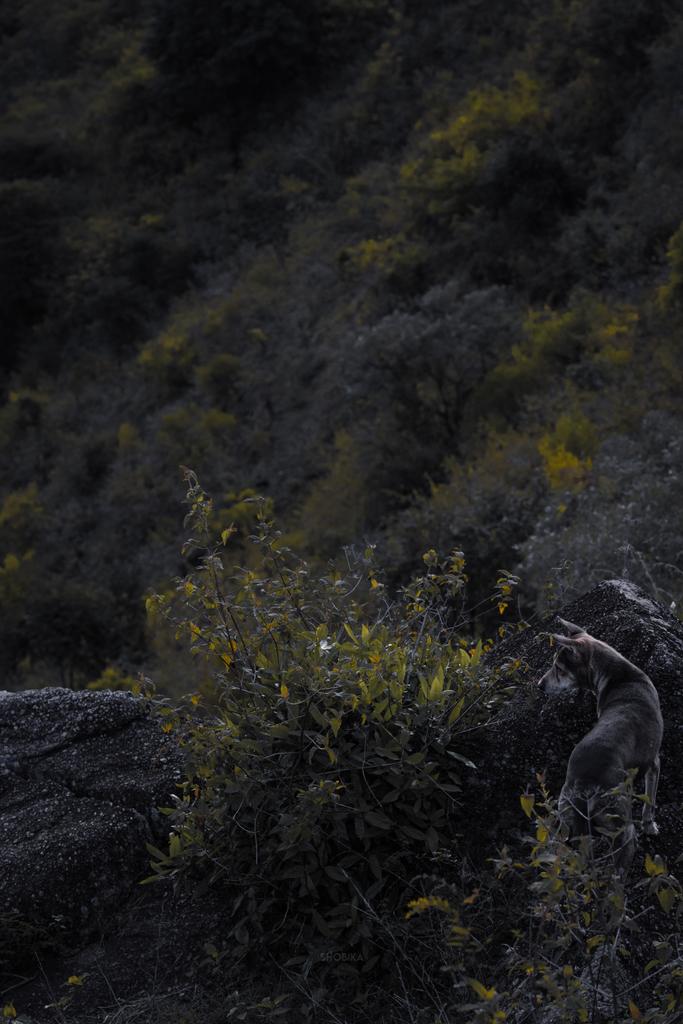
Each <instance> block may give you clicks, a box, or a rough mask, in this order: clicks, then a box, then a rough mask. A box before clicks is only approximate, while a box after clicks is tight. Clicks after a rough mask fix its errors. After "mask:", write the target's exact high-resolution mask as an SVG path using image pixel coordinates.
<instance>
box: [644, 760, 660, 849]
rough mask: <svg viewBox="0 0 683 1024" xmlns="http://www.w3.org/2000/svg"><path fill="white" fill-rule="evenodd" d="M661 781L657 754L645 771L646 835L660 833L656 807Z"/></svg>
mask: <svg viewBox="0 0 683 1024" xmlns="http://www.w3.org/2000/svg"><path fill="white" fill-rule="evenodd" d="M658 783H659V756H657V757H656V758H655V759H654V761H653V762H652V764H651V765H650V767H649V768H648V770H647V771H646V772H645V796H646V797H647V798H648V801H647V803H644V804H643V816H642V823H643V832H644V833H645V835H646V836H657V835H659V826H658V824H657V822H656V821H655V807H656V802H657V785H658Z"/></svg>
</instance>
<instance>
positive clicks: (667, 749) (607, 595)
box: [463, 580, 683, 866]
mask: <svg viewBox="0 0 683 1024" xmlns="http://www.w3.org/2000/svg"><path fill="white" fill-rule="evenodd" d="M560 615H561V616H562V618H564V619H568V620H569V621H570V622H574V623H576V624H577V625H579V626H582V627H583V628H584V629H586V630H587V631H588V632H589V633H591V634H592V635H593V636H595V637H597V638H598V639H599V640H604V641H605V642H606V643H608V644H610V645H611V646H612V647H615V648H616V650H618V651H619V652H620V653H621V654H623V655H624V656H625V657H626V658H628V659H629V660H630V661H632V662H633V663H634V664H635V665H637V666H638V668H640V669H642V670H643V671H644V672H647V674H648V675H649V676H650V678H651V679H652V681H653V683H654V684H655V686H656V687H657V690H658V691H659V698H660V701H661V705H662V713H663V715H664V740H663V745H662V770H661V776H660V783H659V793H658V799H657V803H658V812H657V821H658V823H659V825H660V828H661V835H660V836H659V837H657V839H656V840H654V846H655V848H656V849H657V850H658V851H659V852H661V853H662V854H663V855H664V857H665V858H666V859H667V860H668V863H669V864H670V865H672V866H673V864H674V863H675V861H676V858H677V857H678V855H679V853H680V851H681V849H682V848H683V843H682V840H683V818H682V816H681V809H682V804H683V798H682V796H681V793H682V792H683V623H681V621H680V620H679V619H677V618H676V617H675V616H674V615H673V614H672V613H671V612H670V611H669V609H667V608H665V607H664V606H663V605H660V604H658V603H657V602H656V601H654V600H652V599H651V598H650V597H649V596H648V595H647V594H646V593H644V592H643V591H642V590H640V589H639V588H638V587H636V586H634V585H633V584H632V583H629V582H627V581H625V580H608V581H606V582H604V583H601V584H600V585H599V586H597V587H595V588H594V589H593V590H591V591H589V592H588V593H587V594H584V595H583V596H582V597H580V598H579V599H578V600H576V601H574V602H572V603H571V604H569V605H567V606H566V607H565V608H563V609H562V611H561V612H560ZM553 631H556V632H561V628H560V626H559V623H558V621H557V618H556V617H553V618H551V619H548V620H546V621H545V622H540V623H538V624H537V625H534V626H531V627H529V628H528V629H526V630H524V631H523V632H522V633H520V634H518V635H517V636H514V637H511V638H510V639H508V640H506V641H505V642H504V643H502V644H500V645H499V646H498V647H497V648H495V649H494V651H493V652H492V656H491V663H492V664H493V665H494V666H496V667H498V668H501V667H503V666H507V665H509V664H511V663H514V662H519V663H520V668H519V669H518V672H517V673H516V676H515V678H516V679H517V681H518V682H519V683H520V686H519V690H518V692H517V694H516V695H515V696H514V698H513V699H512V700H511V701H510V703H509V704H508V705H507V706H506V708H505V709H504V711H503V712H502V713H501V715H500V717H499V718H498V720H497V721H496V722H494V723H492V725H491V726H490V727H489V728H488V729H483V730H481V731H480V732H479V733H473V734H472V735H471V738H470V739H469V741H468V737H467V736H464V737H463V741H468V742H466V746H465V743H463V747H465V752H466V753H468V754H469V756H470V757H471V758H472V760H473V761H474V762H475V763H476V764H477V766H478V770H477V771H476V772H473V773H472V777H471V779H470V787H471V788H470V790H469V795H468V798H467V806H468V809H469V810H470V811H471V810H472V809H473V807H478V808H479V810H480V812H481V813H478V814H476V815H471V817H470V829H469V831H468V833H467V836H468V838H469V846H470V850H471V852H472V853H473V854H474V853H475V852H476V853H477V854H479V855H481V854H482V853H484V852H486V853H491V852H493V851H494V850H495V848H496V847H500V846H502V845H503V844H504V843H508V844H509V843H510V841H511V840H513V841H514V836H515V834H518V833H519V830H520V829H521V830H522V831H523V832H525V831H526V826H527V824H528V823H527V822H526V819H525V818H524V815H523V814H522V811H521V809H520V804H519V795H520V794H521V793H522V792H524V790H525V789H526V787H527V785H528V786H529V787H530V788H531V789H535V790H538V783H537V780H536V774H537V773H539V772H545V774H546V779H547V781H548V783H549V786H550V789H551V791H553V792H554V793H555V795H558V794H559V791H560V788H561V786H562V782H563V781H564V775H565V771H566V767H567V760H568V758H569V755H570V753H571V751H572V749H573V747H574V746H575V744H576V743H577V742H578V740H579V739H581V737H582V736H583V735H585V733H586V732H587V731H588V730H589V729H590V728H591V726H592V724H593V723H594V721H595V699H594V698H593V697H592V696H591V695H590V694H587V693H576V694H570V695H566V696H559V697H546V696H545V695H543V694H541V693H539V691H538V689H537V685H536V684H537V682H538V679H539V678H540V677H541V675H542V674H543V673H544V672H545V671H546V670H547V669H548V668H549V667H550V664H551V662H552V659H553V655H554V651H553V649H552V648H551V647H550V641H549V638H548V635H547V634H548V632H553Z"/></svg>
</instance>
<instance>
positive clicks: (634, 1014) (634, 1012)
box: [628, 999, 643, 1020]
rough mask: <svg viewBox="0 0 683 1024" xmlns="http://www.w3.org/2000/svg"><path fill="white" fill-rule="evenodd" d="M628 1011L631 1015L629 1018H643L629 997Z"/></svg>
mask: <svg viewBox="0 0 683 1024" xmlns="http://www.w3.org/2000/svg"><path fill="white" fill-rule="evenodd" d="M628 1012H629V1013H630V1015H631V1020H642V1019H643V1015H642V1013H641V1012H640V1010H639V1009H638V1007H637V1006H636V1004H635V1003H634V1002H633V1000H632V999H629V1001H628Z"/></svg>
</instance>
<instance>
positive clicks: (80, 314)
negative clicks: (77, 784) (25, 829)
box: [0, 0, 683, 686]
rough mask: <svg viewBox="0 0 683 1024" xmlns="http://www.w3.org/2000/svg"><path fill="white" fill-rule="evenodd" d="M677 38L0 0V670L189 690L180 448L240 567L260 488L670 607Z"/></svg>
mask: <svg viewBox="0 0 683 1024" xmlns="http://www.w3.org/2000/svg"><path fill="white" fill-rule="evenodd" d="M682 43H683V16H682V15H681V13H680V9H679V6H678V5H677V4H674V3H672V2H670V0H650V2H648V3H645V0H633V2H631V3H629V4H628V5H623V4H620V3H618V2H617V0H572V2H571V3H555V2H551V0H548V2H546V3H543V4H537V3H521V4H514V5H510V4H507V3H502V2H499V0H493V2H490V3H487V4H479V3H472V2H468V0H458V2H451V3H444V2H436V0H423V2H422V3H420V4H417V3H414V2H413V0H277V2H273V0H267V2H266V0H240V2H234V0H231V2H228V0H222V2H209V0H196V2H193V3H189V2H186V0H172V2H171V0H167V2H163V3H162V2H160V0H142V2H138V3H131V2H129V0H74V2H72V3H66V2H64V0H41V2H40V3H38V2H37V0H14V2H13V3H11V4H9V5H6V7H5V8H4V9H3V11H2V12H1V13H0V86H1V89H0V95H1V96H2V97H3V103H2V112H1V117H0V175H1V180H0V267H1V269H2V276H3V281H4V292H3V294H4V296H5V307H4V320H3V329H4V339H3V341H4V343H3V345H2V354H1V356H0V384H1V386H2V397H1V401H2V408H0V445H1V446H2V464H3V474H2V480H1V484H2V497H1V502H0V641H1V642H0V651H1V657H0V662H1V667H2V671H3V677H4V679H5V681H6V682H5V685H10V686H16V685H26V684H29V683H36V682H45V681H55V680H58V679H62V680H64V681H66V682H68V683H70V684H73V685H84V684H86V683H88V682H92V681H94V680H97V679H98V677H100V676H101V674H102V673H103V672H104V671H106V670H109V675H108V676H107V677H106V678H108V679H109V681H112V680H113V679H115V678H118V677H117V676H116V674H115V673H114V674H112V670H113V669H117V670H118V673H119V676H123V675H125V674H126V673H130V672H132V671H133V670H134V669H135V668H137V667H139V666H141V665H144V664H146V663H148V662H149V660H150V658H151V657H152V656H154V657H156V658H157V659H158V660H159V663H160V665H161V666H162V668H161V670H160V671H161V672H162V674H163V672H164V671H165V672H166V678H167V684H168V685H182V671H179V670H177V669H176V674H175V677H174V670H173V667H172V666H173V665H176V664H177V662H176V660H175V659H174V658H171V657H169V653H170V652H169V651H168V649H167V646H165V645H167V644H168V643H169V641H168V640H164V639H163V638H162V637H161V636H157V635H156V632H155V629H154V627H153V625H150V624H149V623H148V622H147V621H146V618H145V608H144V595H145V593H146V592H147V591H148V589H149V588H150V587H154V586H163V585H165V581H166V580H168V578H169V577H170V576H172V575H173V574H174V573H178V572H183V571H184V566H183V564H182V563H181V562H179V560H178V557H177V553H176V552H177V547H178V536H179V522H180V520H179V514H178V512H179V507H180V499H181V498H182V494H183V486H182V483H181V480H180V474H179V470H178V466H179V465H189V466H191V467H192V468H193V469H195V470H196V471H197V472H198V473H199V475H200V477H201V480H202V482H203V484H204V486H205V487H206V488H207V489H208V490H209V491H210V492H211V493H212V494H213V496H214V513H213V514H214V516H215V520H216V522H215V524H214V525H215V526H216V527H217V528H218V529H219V530H225V529H228V528H229V527H230V526H231V524H234V526H235V530H234V532H233V533H232V535H231V536H230V538H229V540H228V544H227V554H226V560H227V561H228V562H230V561H233V562H236V561H238V560H239V559H240V558H242V557H244V550H245V548H244V540H245V537H246V536H247V534H248V533H249V531H250V528H251V523H252V520H253V509H254V506H253V505H251V504H250V503H249V502H247V501H245V498H247V497H248V496H249V495H250V494H253V493H255V492H259V493H262V494H264V495H266V496H267V498H268V499H269V500H270V501H271V502H272V504H273V506H274V508H275V511H276V513H277V515H278V517H279V519H280V521H281V522H284V523H285V524H286V529H287V541H288V543H289V544H290V546H293V547H295V548H298V549H299V550H301V551H303V552H305V553H306V554H307V556H309V557H312V558H313V559H318V560H320V561H325V560H326V559H328V558H334V557H339V552H340V551H341V549H342V548H343V546H344V545H351V544H354V543H363V542H365V541H372V542H374V543H376V544H377V557H378V558H379V559H380V560H381V561H382V563H383V564H384V565H385V566H386V571H387V574H388V575H387V584H388V586H392V585H398V584H400V583H401V582H402V581H404V580H405V579H406V577H407V575H408V574H409V573H410V572H411V571H412V568H413V567H414V565H415V564H416V562H417V561H419V558H420V555H421V553H422V552H423V551H424V550H426V549H427V548H435V549H438V550H439V551H440V552H441V553H443V554H445V553H447V552H448V551H449V550H451V549H453V548H458V549H462V550H463V551H464V553H465V557H466V559H467V565H468V570H467V571H468V575H469V581H470V582H469V586H470V599H471V602H472V603H473V604H474V603H476V602H477V601H478V600H480V599H481V597H482V596H483V595H484V594H488V593H489V592H490V591H491V586H492V582H493V581H494V580H495V578H496V574H497V571H498V570H499V569H500V568H506V569H508V570H510V571H514V572H516V573H518V574H519V575H520V576H521V578H522V589H521V593H522V595H523V600H524V601H525V602H526V608H527V610H531V609H532V608H533V606H534V605H535V604H541V605H543V604H548V603H550V604H552V603H553V602H554V601H556V600H558V599H559V598H560V597H563V596H565V595H566V594H567V592H569V593H573V592H574V591H575V590H576V589H581V590H584V589H585V588H586V587H587V586H588V585H589V584H590V583H591V582H592V581H593V580H595V579H597V578H600V577H602V576H603V575H605V574H608V573H615V572H618V573H620V574H622V575H624V574H625V575H630V576H632V577H633V578H635V579H637V580H639V581H640V582H644V583H646V585H647V586H648V588H649V589H650V590H651V591H653V592H654V593H655V595H656V596H659V597H660V598H662V599H666V600H667V601H672V600H678V599H680V598H681V596H683V582H682V581H683V566H681V551H682V550H683V524H682V523H681V518H680V513H679V509H680V507H681V502H682V500H683V493H682V490H683V483H682V482H681V481H682V475H681V470H683V447H682V442H681V437H682V431H681V427H682V426H683V417H682V415H681V412H680V404H681V394H682V392H683V352H682V350H681V343H680V331H681V327H682V326H683V324H682V319H683V309H682V303H683V172H682V171H681V167H683V129H682V128H681V123H680V118H679V116H678V108H679V102H680V100H679V97H680V91H681V88H682V87H683V64H681V61H680V52H681V45H682ZM494 610H495V609H494ZM488 625H491V624H490V623H489V624H488ZM164 665H166V668H165V669H163V666H164Z"/></svg>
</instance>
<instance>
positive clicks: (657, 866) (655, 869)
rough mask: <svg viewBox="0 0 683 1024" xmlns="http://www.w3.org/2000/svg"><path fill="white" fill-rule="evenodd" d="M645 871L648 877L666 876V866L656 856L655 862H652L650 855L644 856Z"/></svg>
mask: <svg viewBox="0 0 683 1024" xmlns="http://www.w3.org/2000/svg"><path fill="white" fill-rule="evenodd" d="M645 870H646V871H647V873H648V875H650V877H655V876H656V875H664V874H666V864H665V863H664V861H663V860H662V858H661V857H659V856H658V857H657V858H656V859H655V860H653V859H652V857H651V856H650V854H649V853H647V854H646V855H645Z"/></svg>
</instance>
